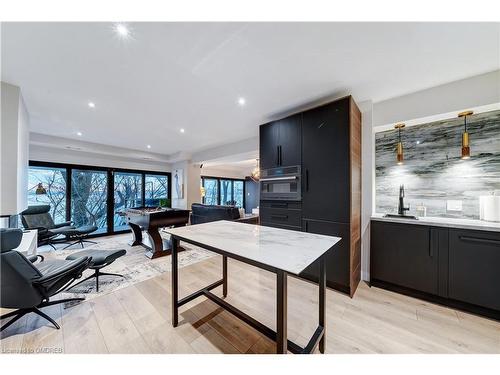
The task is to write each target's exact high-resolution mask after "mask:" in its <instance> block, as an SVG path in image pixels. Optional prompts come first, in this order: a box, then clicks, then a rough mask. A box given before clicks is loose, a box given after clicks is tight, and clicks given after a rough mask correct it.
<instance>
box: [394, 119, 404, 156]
mask: <svg viewBox="0 0 500 375" xmlns="http://www.w3.org/2000/svg"><path fill="white" fill-rule="evenodd" d="M404 127H405V124H403V123H402V122H401V123H399V124H396V125H394V128H395V129H398V145H397V159H396V160H397V163H398V165H401V164H403V160H404V155H403V142H402V141H401V129H403V128H404Z"/></svg>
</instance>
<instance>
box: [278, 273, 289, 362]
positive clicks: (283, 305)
mask: <svg viewBox="0 0 500 375" xmlns="http://www.w3.org/2000/svg"><path fill="white" fill-rule="evenodd" d="M286 278H287V275H286V272H285V271H278V272H277V273H276V303H277V308H276V312H277V314H276V354H286V353H287V351H288V339H287V279H286Z"/></svg>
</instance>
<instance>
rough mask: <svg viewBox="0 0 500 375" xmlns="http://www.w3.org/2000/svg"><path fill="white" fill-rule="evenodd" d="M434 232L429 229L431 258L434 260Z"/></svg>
mask: <svg viewBox="0 0 500 375" xmlns="http://www.w3.org/2000/svg"><path fill="white" fill-rule="evenodd" d="M433 248H434V230H432V229H431V228H429V256H430V257H431V258H432V257H433V256H434V250H433Z"/></svg>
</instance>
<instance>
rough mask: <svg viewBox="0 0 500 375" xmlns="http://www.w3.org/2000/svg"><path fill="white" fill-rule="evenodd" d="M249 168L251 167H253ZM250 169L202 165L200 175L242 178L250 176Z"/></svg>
mask: <svg viewBox="0 0 500 375" xmlns="http://www.w3.org/2000/svg"><path fill="white" fill-rule="evenodd" d="M251 169H253V167H252V168H251ZM251 169H250V170H247V168H242V169H229V168H217V167H203V168H202V169H201V175H202V176H214V177H227V178H241V179H244V178H245V177H247V176H250V173H251V172H252V171H251Z"/></svg>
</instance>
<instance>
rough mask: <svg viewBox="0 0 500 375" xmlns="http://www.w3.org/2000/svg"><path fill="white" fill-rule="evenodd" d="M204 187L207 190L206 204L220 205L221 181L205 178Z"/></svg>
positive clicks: (204, 201)
mask: <svg viewBox="0 0 500 375" xmlns="http://www.w3.org/2000/svg"><path fill="white" fill-rule="evenodd" d="M202 186H203V187H204V188H205V197H204V198H203V203H204V204H212V205H214V204H219V181H217V179H215V178H203V180H202Z"/></svg>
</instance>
